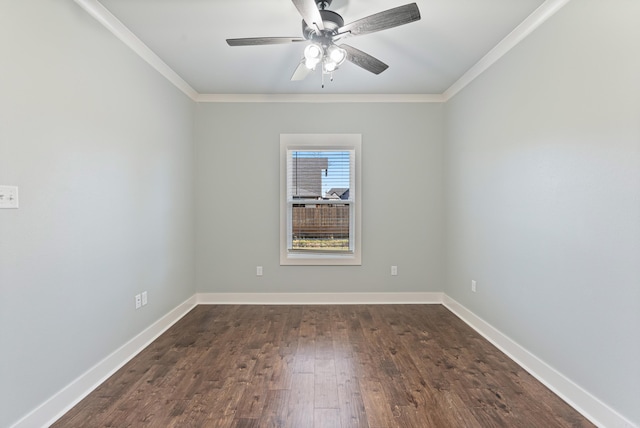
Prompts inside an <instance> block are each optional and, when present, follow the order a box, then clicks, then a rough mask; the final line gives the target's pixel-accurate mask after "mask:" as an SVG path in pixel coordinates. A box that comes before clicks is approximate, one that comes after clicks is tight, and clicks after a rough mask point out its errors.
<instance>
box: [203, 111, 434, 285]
mask: <svg viewBox="0 0 640 428" xmlns="http://www.w3.org/2000/svg"><path fill="white" fill-rule="evenodd" d="M442 111H443V106H442V104H278V103H274V104H235V103H227V104H200V105H198V107H197V115H196V158H197V160H196V171H197V179H196V189H197V204H196V206H197V209H196V213H197V214H196V215H197V226H196V230H197V231H198V236H197V238H196V241H197V251H196V255H197V263H196V266H197V267H196V270H197V289H198V291H199V292H233V293H242V292H252V293H257V292H289V293H292V292H340V291H344V292H403V291H404V292H418V291H441V290H442V251H441V248H442V183H441V181H442V126H443V125H442V123H443V120H442V119H443V117H442ZM281 133H360V134H362V181H363V189H362V248H363V250H362V266H340V267H328V266H322V267H310V266H280V265H279V197H280V195H279V153H280V151H279V144H280V134H281ZM258 265H260V266H263V267H264V276H262V277H257V276H256V274H255V272H256V266H258ZM391 265H397V266H398V276H397V277H391V275H390V266H391Z"/></svg>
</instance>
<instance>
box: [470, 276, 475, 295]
mask: <svg viewBox="0 0 640 428" xmlns="http://www.w3.org/2000/svg"><path fill="white" fill-rule="evenodd" d="M471 291H473V292H474V293H475V292H476V281H475V280H474V279H472V280H471Z"/></svg>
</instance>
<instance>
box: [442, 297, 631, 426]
mask: <svg viewBox="0 0 640 428" xmlns="http://www.w3.org/2000/svg"><path fill="white" fill-rule="evenodd" d="M442 303H443V304H444V306H445V307H446V308H447V309H449V310H450V311H451V312H453V313H454V314H455V315H456V316H458V318H460V319H461V320H463V321H464V322H465V323H467V324H468V325H469V326H470V327H471V328H473V329H474V330H475V331H477V332H478V333H480V335H482V336H483V337H484V338H485V339H487V340H488V341H489V342H491V343H492V344H493V345H495V346H496V347H497V348H498V349H500V350H501V351H502V352H504V353H505V354H506V355H507V356H508V357H509V358H511V359H512V360H513V361H515V362H516V363H517V364H518V365H520V366H521V367H522V368H523V369H525V370H526V371H527V372H529V373H530V374H531V375H532V376H533V377H535V378H536V379H538V380H539V381H540V382H541V383H542V384H544V385H545V386H546V387H547V388H549V389H550V390H551V391H553V392H554V393H555V394H556V395H558V396H559V397H560V398H562V399H563V400H564V401H566V402H567V403H568V404H569V405H570V406H571V407H573V408H574V409H576V410H577V411H578V412H580V413H581V414H582V415H583V416H584V417H586V418H587V419H589V420H590V421H591V422H592V423H594V424H595V425H597V426H599V427H606V428H637V427H636V426H635V425H634V424H633V423H631V422H630V421H629V420H627V419H626V418H625V417H624V416H622V415H620V414H619V413H617V412H616V411H615V410H613V409H612V408H611V407H609V406H607V405H606V404H604V403H603V402H602V401H600V400H599V399H598V398H596V397H594V396H593V395H591V394H590V393H589V392H587V391H585V390H584V389H582V388H581V387H580V386H578V385H576V384H575V383H574V382H572V381H571V380H569V379H567V378H566V377H565V376H564V375H563V374H562V373H560V372H558V371H557V370H555V369H554V368H553V367H551V366H549V365H548V364H547V363H545V362H544V361H542V360H540V359H539V358H538V357H536V356H535V355H533V354H532V353H531V352H529V351H527V350H526V349H525V348H523V347H522V346H520V345H519V344H518V343H516V342H514V341H513V340H511V339H510V338H509V337H508V336H506V335H504V334H503V333H501V332H500V331H499V330H497V329H496V328H494V327H493V326H492V325H491V324H489V323H487V322H486V321H484V320H483V319H482V318H480V317H478V316H477V315H475V314H474V313H473V312H471V311H470V310H469V309H467V308H466V307H464V306H463V305H461V304H460V303H458V302H456V301H455V300H453V299H452V298H450V297H449V296H447V295H446V294H445V295H444V298H443V302H442Z"/></svg>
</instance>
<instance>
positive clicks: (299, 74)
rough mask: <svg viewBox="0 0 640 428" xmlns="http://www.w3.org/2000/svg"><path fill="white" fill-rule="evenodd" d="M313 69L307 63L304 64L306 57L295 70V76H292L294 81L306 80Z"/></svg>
mask: <svg viewBox="0 0 640 428" xmlns="http://www.w3.org/2000/svg"><path fill="white" fill-rule="evenodd" d="M312 71H313V70H309V69H308V68H307V66H306V65H304V58H302V60H301V61H300V64H298V68H296V71H294V72H293V76H291V80H292V81H296V80H304V79H305V77H307V76H308V75H309V74H310V73H311V72H312Z"/></svg>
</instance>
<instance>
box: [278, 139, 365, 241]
mask: <svg viewBox="0 0 640 428" xmlns="http://www.w3.org/2000/svg"><path fill="white" fill-rule="evenodd" d="M351 160H352V153H351V151H349V150H343V151H329V150H322V151H309V150H292V151H290V152H289V157H288V166H289V168H288V177H287V182H288V183H289V189H288V197H289V201H290V203H292V205H291V207H290V209H291V240H290V241H289V245H290V246H289V250H290V251H304V252H332V251H333V252H336V251H337V252H348V251H350V250H351V249H352V245H351V241H350V238H351V236H350V232H351V231H350V227H351V216H350V214H351V213H350V209H351V208H350V205H348V202H349V201H350V200H351V198H352V196H353V195H352V194H351V187H352V185H351V179H352V175H351ZM302 200H305V201H304V202H303V201H302ZM309 200H314V201H322V202H321V203H313V202H311V203H309V202H308V201H309ZM296 201H299V203H296Z"/></svg>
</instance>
